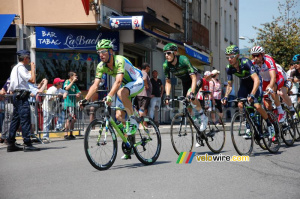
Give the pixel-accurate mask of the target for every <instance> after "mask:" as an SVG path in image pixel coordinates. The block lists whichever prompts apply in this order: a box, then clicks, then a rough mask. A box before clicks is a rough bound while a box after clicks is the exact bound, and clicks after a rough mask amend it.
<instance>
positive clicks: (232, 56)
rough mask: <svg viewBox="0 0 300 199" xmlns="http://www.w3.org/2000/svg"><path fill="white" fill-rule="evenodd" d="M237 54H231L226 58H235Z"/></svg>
mask: <svg viewBox="0 0 300 199" xmlns="http://www.w3.org/2000/svg"><path fill="white" fill-rule="evenodd" d="M236 56H237V55H230V56H226V59H229V58H230V59H233V58H235V57H236Z"/></svg>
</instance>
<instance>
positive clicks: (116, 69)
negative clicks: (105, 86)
mask: <svg viewBox="0 0 300 199" xmlns="http://www.w3.org/2000/svg"><path fill="white" fill-rule="evenodd" d="M113 59H114V66H113V70H110V69H109V68H108V66H107V65H106V63H104V62H100V63H99V64H98V66H97V69H96V78H99V79H100V78H101V77H102V75H103V73H106V74H108V75H111V76H113V77H116V76H117V74H124V77H123V81H122V82H123V84H127V83H129V82H133V81H135V80H137V78H139V77H143V74H142V72H141V71H140V70H139V69H137V68H135V67H134V66H133V65H132V63H131V62H130V61H129V60H128V59H127V58H126V57H124V56H122V55H114V56H113Z"/></svg>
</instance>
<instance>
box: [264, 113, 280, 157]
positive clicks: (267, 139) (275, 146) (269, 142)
mask: <svg viewBox="0 0 300 199" xmlns="http://www.w3.org/2000/svg"><path fill="white" fill-rule="evenodd" d="M267 113H268V116H269V120H270V122H271V123H272V124H273V126H274V129H275V139H274V140H273V138H271V136H270V133H269V132H268V130H267V129H268V127H267V125H266V123H265V122H263V141H264V144H265V146H266V148H267V150H268V151H269V152H270V153H277V152H278V150H279V148H280V130H281V129H280V126H279V124H278V122H277V118H276V117H275V115H274V114H273V113H272V112H270V111H267Z"/></svg>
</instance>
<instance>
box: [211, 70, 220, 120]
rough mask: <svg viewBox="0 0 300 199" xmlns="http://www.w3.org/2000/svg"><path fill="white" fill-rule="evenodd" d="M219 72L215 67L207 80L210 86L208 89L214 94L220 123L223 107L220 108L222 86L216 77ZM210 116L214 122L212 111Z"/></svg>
mask: <svg viewBox="0 0 300 199" xmlns="http://www.w3.org/2000/svg"><path fill="white" fill-rule="evenodd" d="M219 74H220V71H218V70H216V69H215V70H213V71H211V75H212V78H211V81H210V82H209V88H210V91H211V92H212V94H213V96H214V100H215V107H216V108H217V109H218V111H219V113H218V114H219V123H220V124H222V123H223V122H222V118H223V108H222V103H221V98H222V86H221V83H220V80H219V79H218V77H219ZM211 117H212V120H213V121H214V122H216V119H215V112H214V111H213V112H212V113H211Z"/></svg>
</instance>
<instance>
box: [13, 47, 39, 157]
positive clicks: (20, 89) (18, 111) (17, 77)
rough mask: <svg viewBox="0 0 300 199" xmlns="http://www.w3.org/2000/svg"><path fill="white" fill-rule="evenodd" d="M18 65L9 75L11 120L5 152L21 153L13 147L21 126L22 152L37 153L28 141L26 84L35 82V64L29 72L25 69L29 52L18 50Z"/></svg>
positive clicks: (28, 122) (28, 113) (18, 148)
mask: <svg viewBox="0 0 300 199" xmlns="http://www.w3.org/2000/svg"><path fill="white" fill-rule="evenodd" d="M17 55H18V59H19V63H18V64H17V65H16V66H14V68H13V69H12V71H11V74H10V79H11V82H10V86H9V90H10V91H12V92H13V106H14V111H13V118H12V121H11V125H10V130H9V136H8V139H7V142H8V147H7V152H14V151H21V150H22V148H20V147H18V146H16V145H15V141H16V139H15V138H16V132H17V129H18V128H19V126H20V124H21V128H22V137H23V141H24V151H39V150H40V149H39V148H36V147H34V146H33V145H32V143H31V139H30V105H29V101H28V98H29V95H30V91H29V85H28V82H31V83H34V82H35V64H34V63H33V62H31V64H30V66H31V72H30V73H29V72H28V70H27V69H26V68H25V65H28V64H29V63H30V52H29V51H27V50H20V51H18V52H17Z"/></svg>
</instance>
